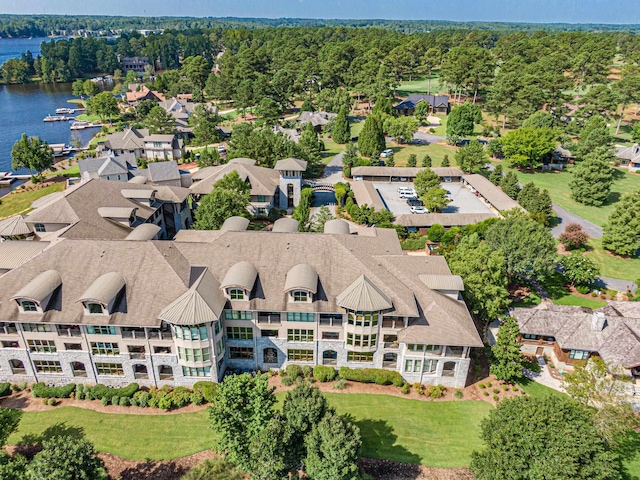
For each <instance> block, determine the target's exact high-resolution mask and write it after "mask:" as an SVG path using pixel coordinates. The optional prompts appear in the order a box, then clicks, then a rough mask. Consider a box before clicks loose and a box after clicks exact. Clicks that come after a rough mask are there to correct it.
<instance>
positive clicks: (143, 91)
mask: <svg viewBox="0 0 640 480" xmlns="http://www.w3.org/2000/svg"><path fill="white" fill-rule="evenodd" d="M134 86H135V89H134V90H130V91H128V92H127V93H126V98H127V103H128V104H129V105H131V106H132V107H135V106H136V105H138V103H139V102H141V101H142V100H152V101H154V102H164V101H166V99H165V98H164V95H162V94H161V93H160V92H157V91H155V90H149V88H148V87H147V86H146V85H137V84H134V85H129V88H134Z"/></svg>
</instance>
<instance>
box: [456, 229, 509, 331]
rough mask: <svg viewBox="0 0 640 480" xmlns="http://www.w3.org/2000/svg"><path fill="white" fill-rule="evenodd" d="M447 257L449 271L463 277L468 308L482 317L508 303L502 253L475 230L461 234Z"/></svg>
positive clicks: (490, 316) (496, 312) (490, 317)
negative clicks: (483, 239) (484, 240)
mask: <svg viewBox="0 0 640 480" xmlns="http://www.w3.org/2000/svg"><path fill="white" fill-rule="evenodd" d="M446 257H447V263H448V264H449V268H450V269H451V272H452V273H453V274H454V275H460V276H461V277H462V280H463V282H464V286H465V290H464V292H463V293H462V295H463V297H464V299H465V301H466V302H467V305H468V306H469V309H470V310H471V312H472V313H473V314H474V315H477V316H479V317H480V318H481V319H483V320H485V321H491V320H494V319H496V318H499V317H500V316H501V315H503V314H504V312H505V311H506V309H507V307H508V306H509V303H510V300H509V292H508V291H507V283H508V282H507V277H506V263H505V259H504V254H503V253H502V252H501V251H500V250H494V249H492V248H490V247H489V245H488V244H487V243H486V242H482V241H481V240H480V238H479V236H478V234H477V233H474V234H472V235H468V236H464V237H462V238H461V239H460V242H459V243H458V245H457V246H456V248H455V249H454V250H453V251H451V252H449V253H447V254H446Z"/></svg>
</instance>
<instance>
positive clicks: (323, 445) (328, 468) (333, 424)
mask: <svg viewBox="0 0 640 480" xmlns="http://www.w3.org/2000/svg"><path fill="white" fill-rule="evenodd" d="M305 445H306V447H307V458H306V461H305V465H306V470H307V473H308V474H309V477H311V478H313V479H314V480H358V478H360V477H359V475H358V464H357V460H358V451H359V450H360V447H361V445H362V441H361V439H360V430H359V429H358V427H357V426H355V425H354V424H353V423H351V422H350V421H348V420H347V419H346V418H345V417H343V416H341V415H338V414H337V413H335V412H329V413H327V414H326V415H325V416H324V417H323V418H322V420H320V422H318V423H317V424H316V425H314V426H313V428H312V430H311V432H310V433H309V435H307V437H306V439H305Z"/></svg>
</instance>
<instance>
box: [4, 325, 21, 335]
mask: <svg viewBox="0 0 640 480" xmlns="http://www.w3.org/2000/svg"><path fill="white" fill-rule="evenodd" d="M0 333H4V334H5V335H17V334H18V330H17V329H16V328H15V327H2V330H1V331H0Z"/></svg>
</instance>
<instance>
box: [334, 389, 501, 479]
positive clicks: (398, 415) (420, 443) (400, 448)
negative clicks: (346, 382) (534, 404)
mask: <svg viewBox="0 0 640 480" xmlns="http://www.w3.org/2000/svg"><path fill="white" fill-rule="evenodd" d="M325 396H326V397H327V399H328V400H329V403H331V405H333V406H334V407H335V408H336V410H337V411H338V412H339V413H347V414H350V415H352V416H353V417H354V419H355V420H356V422H357V424H358V426H359V427H360V431H361V433H362V439H363V445H362V455H363V456H365V457H373V458H387V459H393V460H397V461H400V462H407V463H414V464H422V465H429V466H433V467H440V468H452V467H462V466H466V465H468V464H469V461H470V457H471V452H472V451H473V450H477V449H479V448H481V446H482V443H481V441H480V438H479V435H480V420H482V418H483V417H484V416H485V415H487V414H488V413H489V411H490V410H491V409H492V407H491V405H489V404H488V403H486V402H482V401H462V402H421V401H417V400H407V399H403V398H398V397H392V396H386V395H365V394H335V393H333V394H332V393H325ZM445 432H446V433H445Z"/></svg>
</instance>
